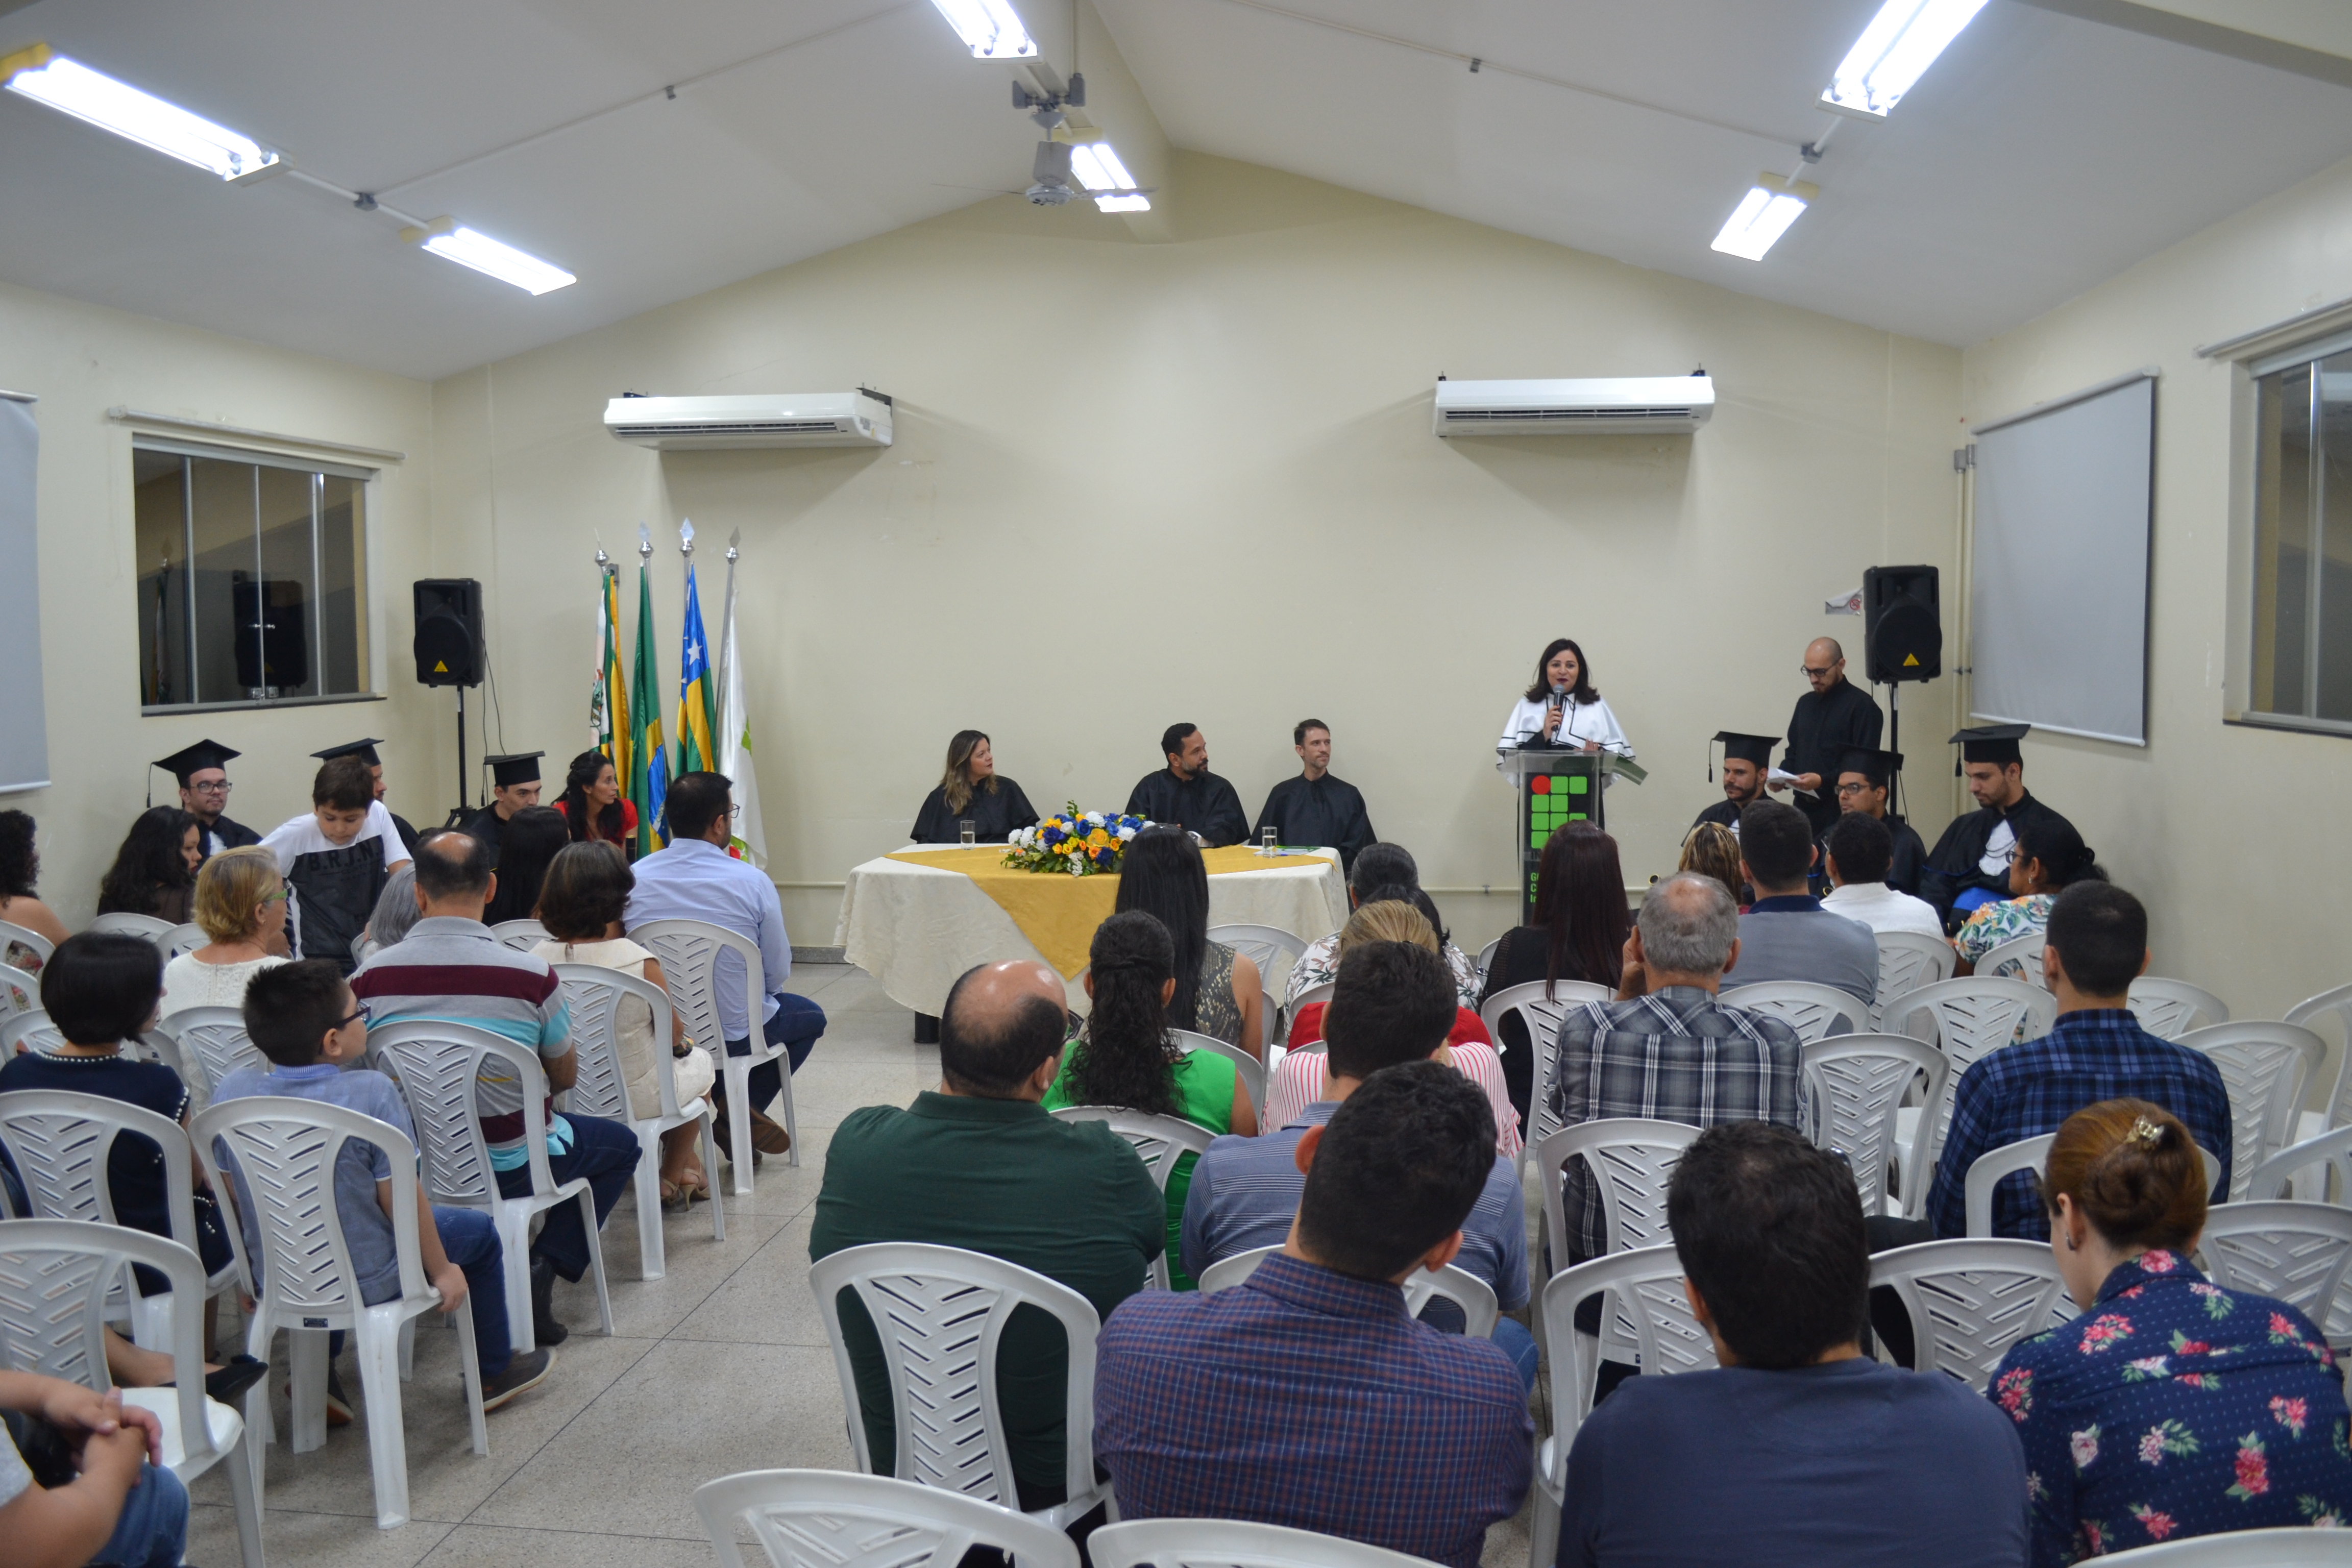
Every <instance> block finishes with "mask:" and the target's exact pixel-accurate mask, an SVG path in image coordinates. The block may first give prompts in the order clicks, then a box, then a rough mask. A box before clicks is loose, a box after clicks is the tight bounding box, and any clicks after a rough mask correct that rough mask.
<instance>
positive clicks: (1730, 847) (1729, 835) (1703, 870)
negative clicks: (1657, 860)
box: [1675, 822, 1748, 910]
mask: <svg viewBox="0 0 2352 1568" xmlns="http://www.w3.org/2000/svg"><path fill="white" fill-rule="evenodd" d="M1675 871H1676V872H1677V873H1680V872H1684V871H1696V872H1697V873H1698V874H1699V875H1700V876H1702V877H1712V878H1714V879H1716V880H1717V881H1718V882H1720V883H1722V884H1723V890H1724V891H1725V892H1727V893H1729V894H1730V895H1731V903H1732V908H1733V909H1735V910H1737V909H1738V908H1740V903H1739V900H1741V899H1743V898H1746V897H1747V896H1748V895H1747V886H1748V883H1747V879H1746V878H1745V877H1743V876H1742V875H1741V874H1740V869H1739V836H1738V834H1736V833H1734V832H1732V830H1731V829H1730V828H1728V827H1726V826H1723V824H1721V823H1719V822H1702V823H1699V824H1697V825H1696V826H1694V827H1693V828H1692V829H1691V830H1690V831H1689V832H1688V833H1685V834H1684V835H1683V852H1682V858H1680V859H1678V860H1676V861H1675Z"/></svg>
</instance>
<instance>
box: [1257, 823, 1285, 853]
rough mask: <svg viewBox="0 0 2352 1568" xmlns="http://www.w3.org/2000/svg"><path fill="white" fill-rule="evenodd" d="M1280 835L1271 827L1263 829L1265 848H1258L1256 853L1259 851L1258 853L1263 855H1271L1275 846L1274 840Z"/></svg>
mask: <svg viewBox="0 0 2352 1568" xmlns="http://www.w3.org/2000/svg"><path fill="white" fill-rule="evenodd" d="M1278 837H1280V836H1279V835H1277V834H1276V832H1275V830H1274V829H1273V828H1271V827H1269V828H1267V829H1265V848H1263V849H1260V850H1259V851H1258V853H1259V854H1261V855H1265V856H1271V855H1273V854H1274V852H1275V847H1276V840H1277V839H1278Z"/></svg>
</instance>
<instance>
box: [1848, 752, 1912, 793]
mask: <svg viewBox="0 0 2352 1568" xmlns="http://www.w3.org/2000/svg"><path fill="white" fill-rule="evenodd" d="M1838 771H1839V772H1840V773H1860V774H1861V775H1862V776H1863V777H1864V778H1866V779H1868V780H1869V781H1870V784H1871V787H1872V788H1873V789H1885V787H1886V781H1887V780H1889V779H1891V778H1893V777H1894V776H1895V774H1896V773H1901V772H1902V771H1903V753H1902V752H1874V751H1868V750H1865V749H1864V748H1862V747H1859V746H1856V747H1854V748H1853V749H1851V750H1849V751H1848V752H1846V753H1845V755H1844V756H1843V757H1841V758H1840V759H1839V760H1838Z"/></svg>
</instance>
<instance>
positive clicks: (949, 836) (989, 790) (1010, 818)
mask: <svg viewBox="0 0 2352 1568" xmlns="http://www.w3.org/2000/svg"><path fill="white" fill-rule="evenodd" d="M967 822H969V823H971V831H972V841H973V842H974V843H977V844H1002V843H1003V842H1004V841H1005V840H1006V839H1008V838H1010V837H1013V834H1014V833H1015V832H1017V831H1018V830H1020V829H1021V828H1024V827H1034V826H1037V808H1036V807H1035V806H1034V805H1030V804H1029V797H1028V796H1027V795H1024V794H1022V793H1021V786H1020V785H1019V784H1014V783H1013V781H1012V780H1011V779H1008V778H1003V777H1000V776H999V775H998V773H997V772H996V752H995V749H994V748H993V747H992V745H991V744H990V743H989V739H988V737H987V736H986V735H983V734H982V733H981V732H980V731H977V730H958V731H956V732H955V739H953V740H952V741H950V742H948V765H947V770H946V772H944V773H941V774H940V783H939V787H938V788H936V789H934V790H932V791H931V793H930V794H929V795H925V796H924V797H923V804H922V806H921V808H920V809H919V810H918V811H917V812H916V813H915V826H914V827H913V828H912V829H911V830H910V831H909V832H908V835H907V837H908V838H911V839H913V840H914V841H915V842H916V843H918V844H955V843H960V842H961V840H962V837H963V828H962V826H961V825H962V824H964V823H967Z"/></svg>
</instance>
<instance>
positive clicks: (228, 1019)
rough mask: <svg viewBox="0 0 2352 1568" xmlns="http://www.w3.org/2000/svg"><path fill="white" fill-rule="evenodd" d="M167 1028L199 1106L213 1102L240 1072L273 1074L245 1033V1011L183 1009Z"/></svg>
mask: <svg viewBox="0 0 2352 1568" xmlns="http://www.w3.org/2000/svg"><path fill="white" fill-rule="evenodd" d="M163 1030H164V1032H165V1033H167V1034H169V1035H170V1036H171V1037H172V1039H173V1043H174V1044H175V1045H177V1046H178V1047H179V1049H180V1067H181V1069H182V1070H181V1073H180V1077H181V1079H182V1081H183V1082H184V1083H186V1084H187V1086H188V1092H189V1093H190V1094H192V1095H194V1097H195V1100H196V1103H197V1104H198V1105H203V1104H205V1103H207V1102H208V1101H210V1100H211V1099H212V1095H213V1090H214V1089H217V1088H219V1087H220V1081H221V1079H225V1078H226V1077H227V1076H228V1075H229V1074H231V1073H233V1072H235V1071H236V1069H237V1068H254V1069H256V1070H257V1071H260V1072H268V1070H269V1058H268V1057H265V1056H263V1055H262V1054H261V1047H258V1046H257V1045H255V1044H254V1043H253V1040H252V1038H251V1037H249V1036H248V1035H247V1034H246V1032H245V1012H244V1010H243V1009H242V1008H238V1007H183V1008H181V1009H180V1010H179V1011H178V1012H176V1013H174V1014H173V1015H172V1016H170V1017H168V1018H166V1019H164V1020H163Z"/></svg>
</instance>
